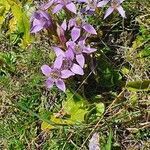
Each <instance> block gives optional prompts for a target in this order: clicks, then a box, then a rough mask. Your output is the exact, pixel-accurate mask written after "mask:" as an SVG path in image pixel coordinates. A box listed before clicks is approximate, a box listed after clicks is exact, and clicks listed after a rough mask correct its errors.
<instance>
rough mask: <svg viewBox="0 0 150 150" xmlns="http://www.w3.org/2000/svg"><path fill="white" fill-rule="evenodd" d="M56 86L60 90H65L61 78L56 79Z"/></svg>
mask: <svg viewBox="0 0 150 150" xmlns="http://www.w3.org/2000/svg"><path fill="white" fill-rule="evenodd" d="M56 86H57V87H58V88H59V89H60V90H62V91H63V92H65V91H66V86H65V83H64V81H63V80H61V79H59V80H57V81H56Z"/></svg>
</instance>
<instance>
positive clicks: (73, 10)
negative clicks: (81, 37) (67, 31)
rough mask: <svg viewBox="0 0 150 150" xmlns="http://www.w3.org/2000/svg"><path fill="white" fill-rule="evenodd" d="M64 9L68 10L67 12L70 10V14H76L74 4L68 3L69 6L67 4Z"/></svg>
mask: <svg viewBox="0 0 150 150" xmlns="http://www.w3.org/2000/svg"><path fill="white" fill-rule="evenodd" d="M66 8H67V9H68V10H70V11H71V12H73V13H75V14H76V13H77V9H76V6H75V4H74V3H72V2H71V3H69V4H67V5H66Z"/></svg>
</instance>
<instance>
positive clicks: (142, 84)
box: [126, 80, 150, 91]
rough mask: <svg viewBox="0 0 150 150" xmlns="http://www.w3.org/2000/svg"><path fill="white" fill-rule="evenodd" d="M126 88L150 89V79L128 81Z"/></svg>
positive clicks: (136, 89) (132, 89)
mask: <svg viewBox="0 0 150 150" xmlns="http://www.w3.org/2000/svg"><path fill="white" fill-rule="evenodd" d="M126 88H127V89H128V90H130V91H148V90H150V80H144V81H132V82H128V83H127V84H126Z"/></svg>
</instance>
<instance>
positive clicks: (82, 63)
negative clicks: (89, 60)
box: [76, 54, 85, 68]
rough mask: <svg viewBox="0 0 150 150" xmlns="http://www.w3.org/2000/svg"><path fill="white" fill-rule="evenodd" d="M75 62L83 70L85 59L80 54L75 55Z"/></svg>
mask: <svg viewBox="0 0 150 150" xmlns="http://www.w3.org/2000/svg"><path fill="white" fill-rule="evenodd" d="M76 60H77V62H78V64H79V65H80V66H81V67H82V68H83V67H84V64H85V58H84V56H83V55H82V54H79V55H76Z"/></svg>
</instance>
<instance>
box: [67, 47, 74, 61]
mask: <svg viewBox="0 0 150 150" xmlns="http://www.w3.org/2000/svg"><path fill="white" fill-rule="evenodd" d="M65 56H66V57H67V58H68V59H71V60H73V59H74V53H73V50H72V48H70V47H68V50H67V51H66V52H65Z"/></svg>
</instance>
